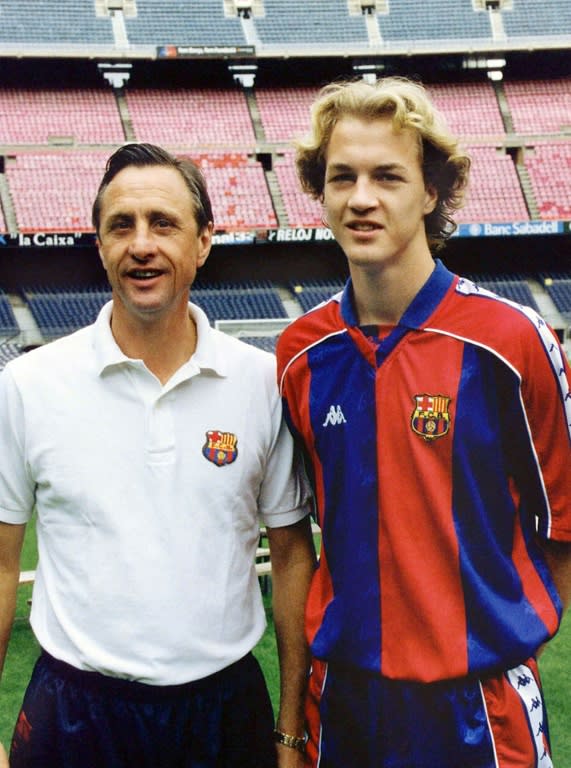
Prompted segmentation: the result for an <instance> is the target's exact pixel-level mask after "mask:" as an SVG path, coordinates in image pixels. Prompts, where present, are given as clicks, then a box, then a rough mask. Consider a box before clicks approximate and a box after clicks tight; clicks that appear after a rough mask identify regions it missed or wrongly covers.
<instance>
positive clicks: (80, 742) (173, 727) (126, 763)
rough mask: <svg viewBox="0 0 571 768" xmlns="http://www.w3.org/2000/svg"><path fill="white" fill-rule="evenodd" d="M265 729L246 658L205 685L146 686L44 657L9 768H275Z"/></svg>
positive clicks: (258, 678)
mask: <svg viewBox="0 0 571 768" xmlns="http://www.w3.org/2000/svg"><path fill="white" fill-rule="evenodd" d="M273 725H274V718H273V712H272V706H271V702H270V698H269V694H268V690H267V687H266V683H265V680H264V677H263V675H262V671H261V669H260V667H259V665H258V662H257V661H256V659H255V658H254V657H253V656H252V654H248V655H247V656H246V657H244V658H243V659H241V660H240V661H238V662H236V663H235V664H232V665H231V666H230V667H227V668H226V669H224V670H222V671H220V672H217V673H216V674H214V675H211V676H209V677H207V678H204V679H203V680H198V681H195V682H191V683H187V684H184V685H175V686H153V685H145V684H142V683H136V682H130V681H126V680H119V679H116V678H110V677H106V676H104V675H100V674H98V673H97V672H82V671H80V670H77V669H75V668H74V667H71V666H69V665H68V664H65V663H63V662H61V661H57V660H56V659H54V658H52V657H51V656H49V655H48V654H46V653H42V655H41V656H40V658H39V660H38V662H37V664H36V666H35V668H34V672H33V674H32V678H31V680H30V684H29V686H28V689H27V691H26V694H25V697H24V702H23V705H22V710H21V712H20V716H19V719H18V722H17V725H16V729H15V731H14V738H13V740H12V747H11V753H10V768H254V767H255V768H268V767H269V768H275V765H276V748H275V744H274V741H273Z"/></svg>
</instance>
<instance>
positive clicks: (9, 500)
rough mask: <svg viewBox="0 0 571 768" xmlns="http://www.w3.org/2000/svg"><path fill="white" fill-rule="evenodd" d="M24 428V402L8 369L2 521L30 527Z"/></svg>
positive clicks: (1, 407)
mask: <svg viewBox="0 0 571 768" xmlns="http://www.w3.org/2000/svg"><path fill="white" fill-rule="evenodd" d="M24 425H25V422H24V408H23V403H22V398H21V395H20V392H19V391H18V387H17V385H16V382H15V380H14V377H13V376H12V374H11V370H10V365H8V366H7V367H6V368H5V369H4V371H3V372H2V374H0V435H1V439H0V521H2V522H5V523H12V524H19V523H27V522H28V520H29V519H30V517H31V515H32V512H33V509H34V500H35V483H34V481H33V479H32V477H31V476H30V473H29V471H28V467H27V462H26V456H25V437H24Z"/></svg>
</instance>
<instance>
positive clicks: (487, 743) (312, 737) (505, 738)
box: [306, 659, 553, 768]
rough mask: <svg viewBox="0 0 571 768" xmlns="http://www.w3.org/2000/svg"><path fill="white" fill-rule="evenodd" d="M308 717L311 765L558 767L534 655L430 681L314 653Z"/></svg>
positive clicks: (326, 767) (332, 767) (308, 763)
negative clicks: (486, 673) (497, 668)
mask: <svg viewBox="0 0 571 768" xmlns="http://www.w3.org/2000/svg"><path fill="white" fill-rule="evenodd" d="M307 724H308V736H309V741H308V744H307V761H306V766H307V767H308V768H349V767H351V768H353V767H354V768H356V767H357V766H358V768H553V763H552V761H551V757H550V746H549V734H548V727H547V719H546V713H545V709H544V704H543V695H542V692H541V683H540V680H539V675H538V672H537V664H536V663H535V661H534V660H533V659H531V660H529V661H528V662H526V663H525V664H521V665H520V666H518V667H516V668H515V669H513V670H508V671H507V672H503V673H501V674H498V675H496V676H492V677H487V678H484V679H481V680H476V679H468V678H466V679H461V680H446V681H442V682H437V683H430V684H421V683H411V682H406V681H395V680H388V679H387V678H383V677H381V676H380V675H371V674H370V673H365V672H361V671H359V670H356V669H355V668H349V667H343V666H340V665H334V664H329V665H328V664H325V663H324V662H320V661H317V660H314V663H313V666H312V672H311V676H310V683H309V690H308V698H307Z"/></svg>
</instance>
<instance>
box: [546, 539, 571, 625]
mask: <svg viewBox="0 0 571 768" xmlns="http://www.w3.org/2000/svg"><path fill="white" fill-rule="evenodd" d="M543 551H544V553H545V559H546V560H547V565H548V566H549V570H550V571H551V576H552V578H553V581H554V583H555V586H556V587H557V591H558V592H559V597H560V598H561V602H562V603H563V613H565V611H566V610H567V609H568V608H569V605H570V604H571V544H568V543H563V542H560V541H545V542H544V543H543Z"/></svg>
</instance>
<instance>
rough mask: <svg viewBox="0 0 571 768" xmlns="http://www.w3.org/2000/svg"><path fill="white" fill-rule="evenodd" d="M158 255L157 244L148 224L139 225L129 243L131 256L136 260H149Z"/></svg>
mask: <svg viewBox="0 0 571 768" xmlns="http://www.w3.org/2000/svg"><path fill="white" fill-rule="evenodd" d="M155 253H156V242H155V239H154V237H153V236H152V231H151V228H150V227H149V226H148V225H147V224H138V225H137V226H136V227H135V229H134V231H133V237H132V239H131V242H130V243H129V254H130V255H131V256H133V257H134V258H136V259H148V258H150V257H151V256H154V255H155Z"/></svg>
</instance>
